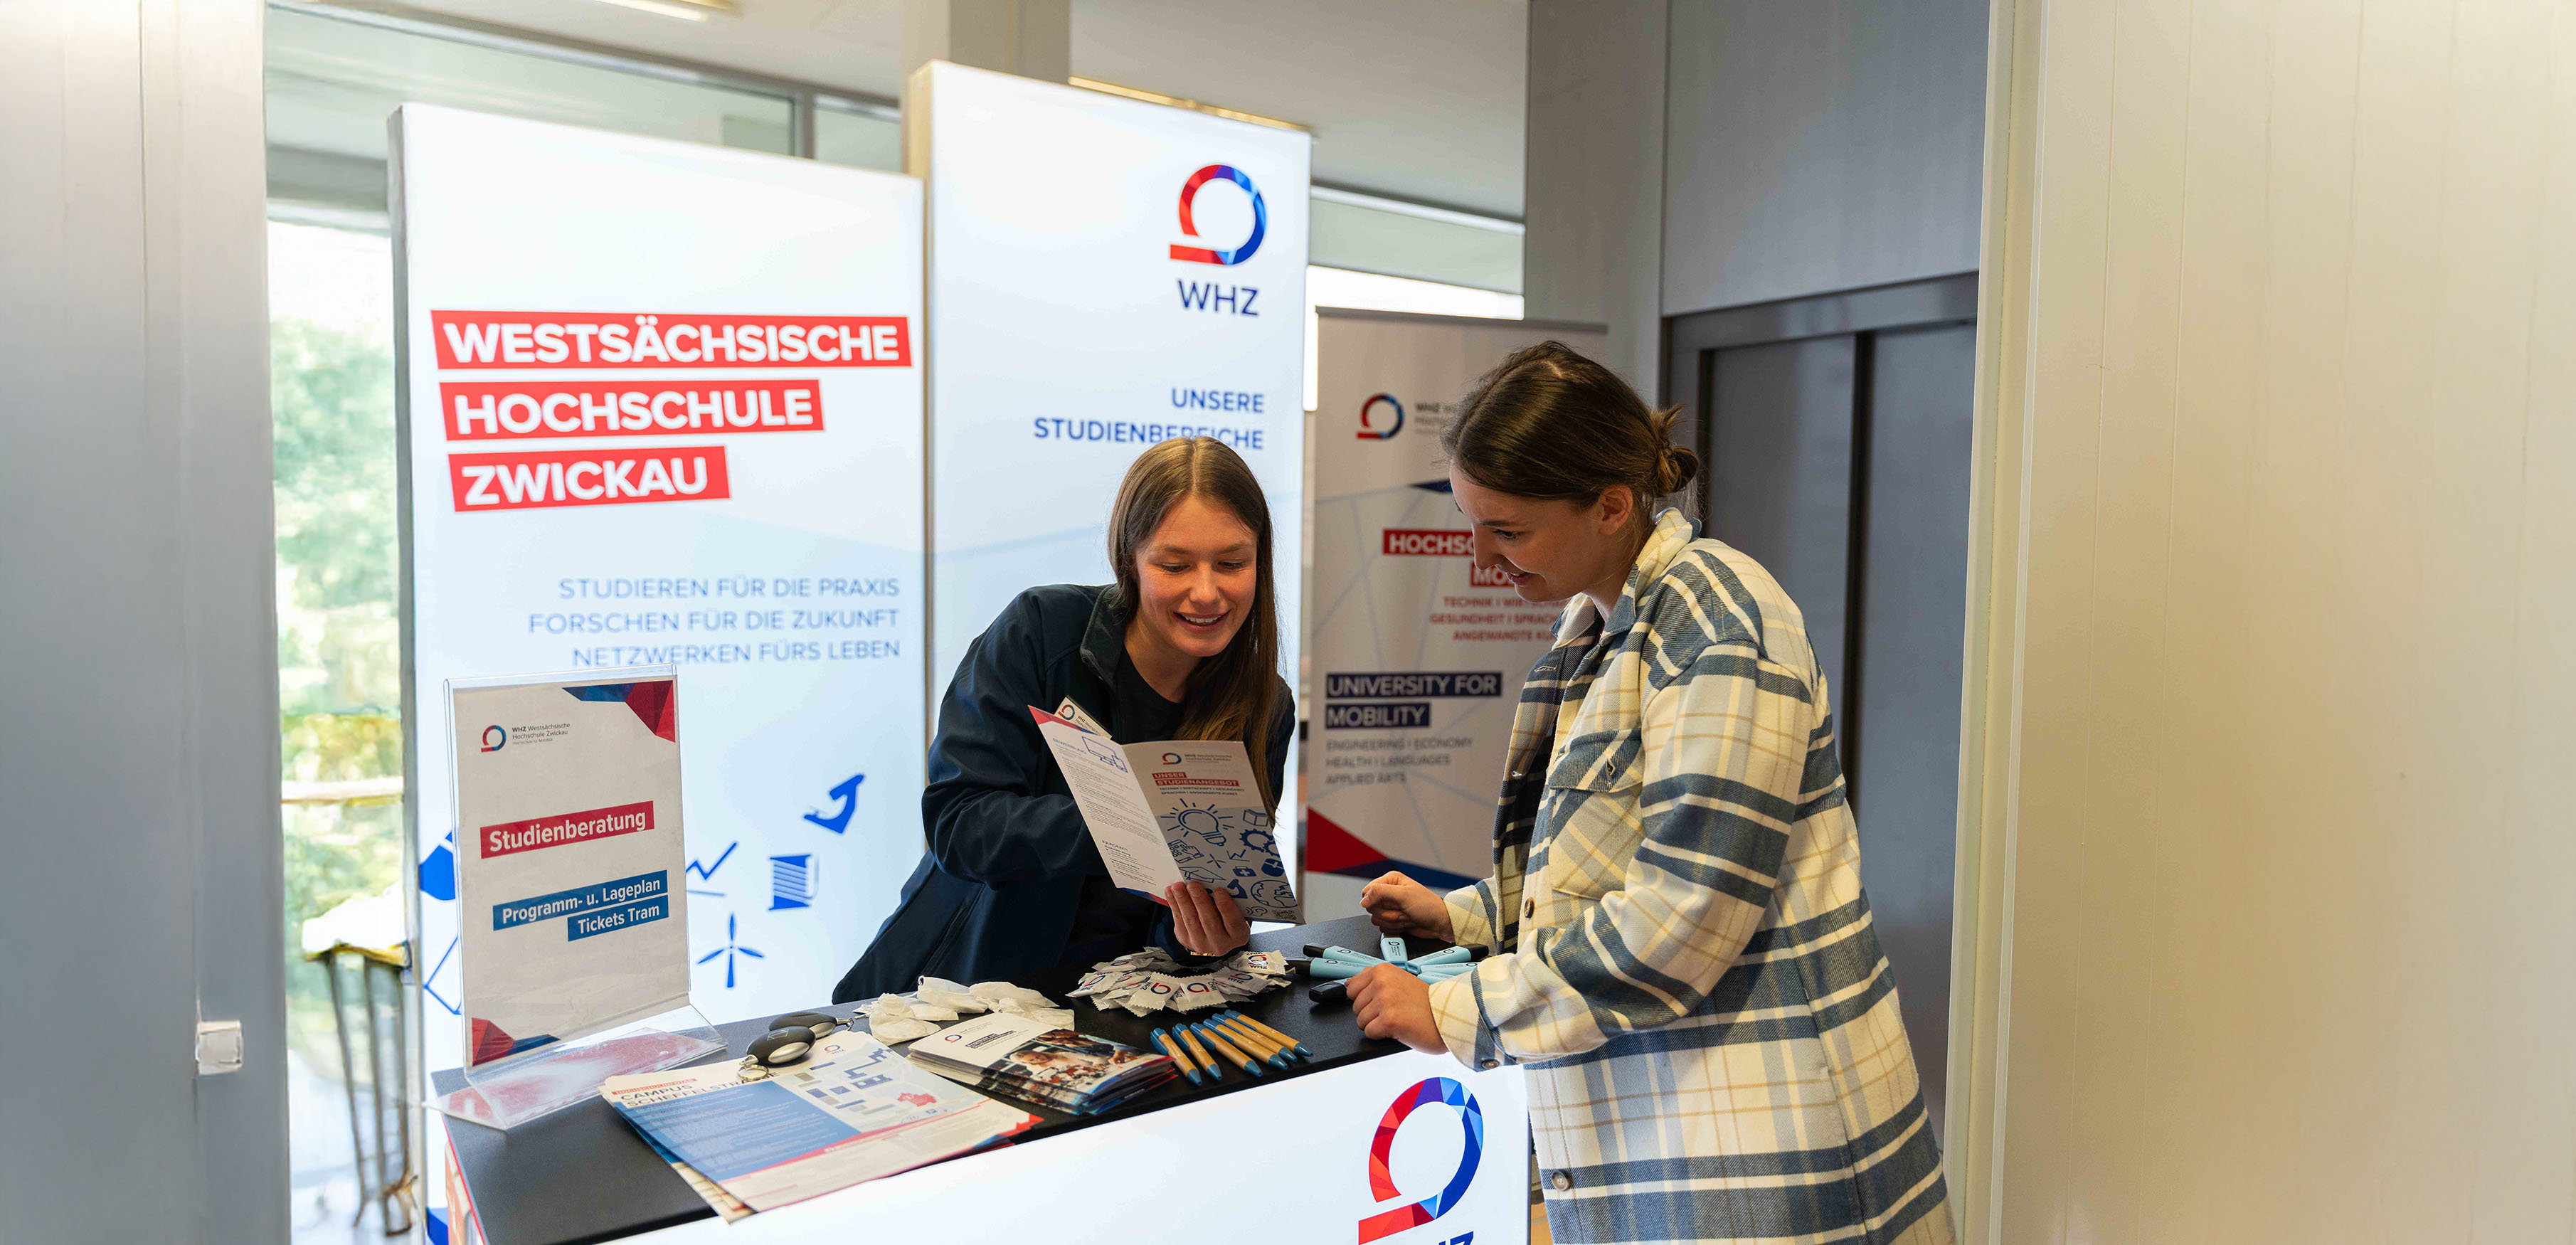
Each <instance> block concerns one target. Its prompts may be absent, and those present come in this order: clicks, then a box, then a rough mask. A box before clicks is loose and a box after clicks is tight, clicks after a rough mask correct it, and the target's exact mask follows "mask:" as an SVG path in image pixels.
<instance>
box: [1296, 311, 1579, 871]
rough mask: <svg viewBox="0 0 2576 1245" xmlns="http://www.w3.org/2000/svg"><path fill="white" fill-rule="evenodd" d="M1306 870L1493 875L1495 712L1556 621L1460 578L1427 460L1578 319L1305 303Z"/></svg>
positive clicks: (1506, 592) (1509, 701)
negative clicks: (1312, 391) (1485, 389)
mask: <svg viewBox="0 0 2576 1245" xmlns="http://www.w3.org/2000/svg"><path fill="white" fill-rule="evenodd" d="M1318 319H1319V322H1320V329H1319V332H1320V334H1321V336H1320V338H1319V340H1318V343H1317V360H1316V366H1317V376H1316V402H1317V406H1316V411H1315V418H1314V421H1313V423H1312V426H1311V430H1310V431H1311V435H1312V437H1313V440H1314V448H1313V449H1312V451H1311V452H1312V453H1313V454H1314V455H1315V480H1316V486H1315V569H1314V576H1315V582H1314V602H1315V609H1314V614H1313V616H1312V617H1311V618H1310V619H1308V621H1307V626H1308V634H1307V653H1308V655H1309V657H1310V659H1311V661H1310V670H1311V674H1310V676H1309V683H1308V686H1307V689H1306V697H1307V703H1308V706H1309V708H1308V716H1309V719H1310V722H1311V724H1312V736H1311V737H1310V738H1309V739H1308V740H1307V744H1306V752H1305V759H1306V802H1307V804H1306V868H1307V869H1308V870H1309V871H1310V872H1323V873H1336V874H1342V875H1345V876H1350V877H1360V878H1369V877H1375V876H1377V875H1378V874H1380V873H1383V872H1386V871H1387V870H1390V869H1399V870H1402V871H1403V872H1405V873H1407V874H1409V875H1411V876H1412V877H1413V878H1414V880H1416V881H1418V882H1421V883H1423V884H1424V885H1427V886H1432V887H1435V888H1451V887H1457V886H1464V885H1466V884H1467V883H1468V882H1470V881H1473V880H1475V879H1477V878H1481V877H1484V876H1486V875H1487V874H1489V873H1490V872H1492V869H1493V846H1494V798H1495V792H1496V791H1497V790H1498V788H1499V786H1500V783H1501V780H1502V773H1503V762H1504V756H1505V749H1506V748H1507V746H1508V745H1509V744H1510V742H1511V730H1512V709H1513V706H1514V705H1515V704H1517V703H1518V701H1519V698H1520V689H1521V682H1522V680H1523V679H1524V678H1525V677H1527V676H1528V674H1529V669H1530V666H1531V664H1532V663H1534V662H1536V661H1537V660H1538V658H1539V656H1540V655H1541V654H1543V653H1545V652H1546V651H1547V649H1548V646H1549V645H1550V644H1551V643H1553V642H1554V637H1555V625H1556V619H1557V614H1558V609H1557V607H1556V606H1554V605H1550V604H1544V603H1538V602H1531V601H1523V600H1522V599H1521V598H1520V594H1519V593H1517V592H1515V591H1513V590H1512V587H1511V585H1510V584H1509V583H1508V582H1506V581H1504V580H1502V579H1501V578H1499V577H1494V578H1490V579H1489V578H1486V577H1484V576H1482V575H1480V574H1479V573H1478V572H1477V571H1476V569H1475V566H1474V562H1473V556H1472V552H1473V551H1472V549H1471V547H1470V544H1469V538H1470V533H1469V531H1468V527H1467V521H1466V519H1465V518H1464V517H1462V516H1461V515H1460V514H1459V513H1458V508H1457V505H1456V504H1455V503H1454V502H1453V501H1452V500H1451V497H1450V493H1449V476H1448V468H1447V466H1446V465H1445V464H1444V463H1443V462H1442V459H1441V455H1440V431H1441V429H1442V428H1444V427H1446V426H1447V424H1448V422H1449V418H1450V416H1451V414H1452V413H1453V411H1454V410H1455V409H1456V405H1457V403H1458V401H1459V399H1460V398H1462V397H1463V396H1465V394H1466V392H1467V390H1468V388H1469V386H1471V385H1473V384H1474V383H1475V381H1476V378H1477V377H1479V376H1482V375H1484V374H1485V372H1487V371H1488V370H1490V369H1492V368H1493V367H1494V365H1496V364H1498V363H1501V362H1502V361H1503V358H1504V356H1506V355H1508V354H1510V353H1511V352H1512V351H1514V350H1518V349H1520V348H1521V347H1523V346H1528V345H1533V344H1535V343H1538V342H1542V341H1546V340H1549V339H1551V338H1553V339H1555V340H1558V341H1562V342H1564V343H1565V344H1566V345H1568V346H1571V347H1573V348H1574V349H1575V350H1577V351H1579V352H1581V353H1583V354H1585V355H1587V356H1590V357H1592V358H1599V357H1601V354H1602V352H1603V346H1604V343H1605V341H1606V338H1605V335H1604V330H1603V329H1602V327H1601V326H1599V325H1595V324H1565V323H1555V322H1545V321H1533V320H1480V319H1465V318H1459V317H1451V316H1424V315H1405V314H1400V313H1394V312H1376V311H1345V310H1340V309H1337V308H1331V307H1326V308H1323V309H1321V310H1320V311H1319V313H1318Z"/></svg>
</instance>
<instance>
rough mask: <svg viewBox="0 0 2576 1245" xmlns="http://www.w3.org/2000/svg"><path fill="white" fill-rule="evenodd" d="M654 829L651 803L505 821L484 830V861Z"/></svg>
mask: <svg viewBox="0 0 2576 1245" xmlns="http://www.w3.org/2000/svg"><path fill="white" fill-rule="evenodd" d="M652 828H653V802H652V801H651V800H643V801H640V802H638V803H634V804H619V805H616V806H614V807H610V808H593V809H585V810H583V811H581V812H578V813H558V814H556V815H554V816H552V817H531V818H529V819H528V820H526V821H505V822H502V823H501V824H499V825H496V826H485V827H483V834H482V844H483V857H484V859H486V860H489V859H491V858H492V857H494V856H508V855H511V854H512V853H515V852H532V851H535V850H536V849H538V848H540V847H557V846H560V845H562V844H565V843H582V842H587V841H589V840H591V839H606V838H614V837H615V836H617V835H621V834H634V833H636V832H637V831H641V830H650V829H652Z"/></svg>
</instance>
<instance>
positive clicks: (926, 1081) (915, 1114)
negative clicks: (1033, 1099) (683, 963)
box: [599, 1031, 1038, 1211]
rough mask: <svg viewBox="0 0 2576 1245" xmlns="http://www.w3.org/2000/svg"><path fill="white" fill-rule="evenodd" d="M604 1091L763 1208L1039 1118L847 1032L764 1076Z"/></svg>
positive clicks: (637, 1081)
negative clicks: (799, 1060)
mask: <svg viewBox="0 0 2576 1245" xmlns="http://www.w3.org/2000/svg"><path fill="white" fill-rule="evenodd" d="M599 1092H600V1096H601V1097H604V1098H606V1099H608V1101H609V1104H610V1105H611V1106H614V1107H616V1108H617V1111H618V1113H619V1114H621V1115H623V1116H625V1117H626V1119H627V1122H628V1123H631V1124H633V1125H634V1126H635V1127H636V1129H637V1130H638V1131H640V1132H642V1133H643V1134H644V1135H645V1137H646V1139H647V1140H649V1141H650V1142H651V1143H652V1146H653V1148H654V1149H655V1150H657V1151H659V1152H661V1153H662V1154H664V1155H665V1156H666V1157H668V1159H669V1160H670V1161H671V1162H673V1163H675V1164H682V1165H685V1166H687V1167H689V1168H692V1169H695V1170H696V1171H697V1172H698V1174H700V1175H701V1176H703V1177H705V1178H706V1179H707V1180H709V1181H712V1182H714V1183H715V1184H716V1185H717V1186H718V1187H720V1188H721V1189H722V1190H723V1191H724V1192H725V1193H727V1194H729V1195H731V1196H732V1197H734V1198H736V1199H739V1200H740V1201H741V1202H742V1204H743V1205H745V1206H747V1207H749V1208H750V1209H752V1210H755V1211H762V1210H771V1209H775V1208H777V1207H780V1206H785V1205H787V1204H789V1203H791V1202H801V1201H803V1200H805V1199H806V1198H809V1197H815V1196H818V1195H820V1194H825V1193H829V1192H831V1191H833V1190H834V1189H843V1188H847V1187H849V1186H851V1185H854V1184H858V1183H860V1182H861V1181H866V1180H874V1179H877V1178H878V1177H880V1176H891V1175H893V1174H895V1173H896V1172H900V1171H906V1170H909V1169H911V1168H915V1167H919V1166H921V1165H922V1164H924V1163H934V1162H937V1161H939V1160H940V1159H944V1158H947V1157H949V1156H951V1155H956V1154H963V1153H965V1152H966V1151H969V1150H974V1149H978V1148H981V1147H983V1146H986V1145H989V1144H991V1143H993V1142H994V1141H997V1140H999V1139H1001V1138H1004V1137H1008V1136H1011V1135H1013V1134H1016V1133H1019V1132H1021V1131H1024V1130H1026V1129H1027V1128H1028V1127H1029V1126H1031V1125H1033V1124H1036V1123H1037V1122H1038V1120H1037V1117H1036V1116H1033V1115H1030V1114H1029V1113H1028V1112H1026V1111H1022V1110H1019V1109H1018V1108H1015V1107H1010V1106H1006V1105H1004V1104H1002V1103H998V1102H994V1101H992V1100H991V1099H988V1098H983V1097H980V1096H977V1095H975V1094H971V1093H967V1092H965V1091H963V1090H960V1089H958V1088H957V1087H956V1086H953V1085H950V1084H948V1083H947V1082H945V1081H943V1080H940V1079H939V1078H937V1077H934V1076H925V1075H923V1074H922V1073H921V1072H920V1071H919V1070H917V1069H915V1068H914V1067H913V1066H912V1065H911V1064H910V1063H908V1062H906V1061H905V1059H904V1058H903V1056H901V1055H898V1054H896V1053H895V1052H894V1051H893V1050H891V1049H889V1048H888V1047H887V1046H886V1045H885V1043H883V1042H879V1041H878V1040H876V1039H875V1038H873V1037H870V1036H868V1035H867V1034H864V1033H856V1032H846V1031H845V1032H841V1033H835V1034H832V1035H831V1036H829V1037H826V1038H824V1039H823V1040H822V1041H820V1042H818V1043H816V1044H815V1047H814V1053H813V1055H812V1056H810V1057H809V1058H808V1059H807V1060H806V1061H805V1062H804V1063H801V1064H797V1065H795V1066H792V1067H787V1068H781V1069H778V1070H777V1071H775V1072H772V1073H771V1074H770V1075H769V1077H768V1078H767V1079H764V1080H755V1081H745V1080H743V1079H742V1073H741V1070H740V1068H739V1067H738V1066H737V1065H735V1064H730V1063H720V1064H712V1065H706V1066H702V1067H695V1068H675V1069H673V1070H671V1071H668V1072H650V1073H644V1074H642V1075H638V1076H618V1077H610V1078H609V1079H608V1080H607V1082H606V1083H604V1084H602V1085H601V1086H600V1089H599ZM710 1200H711V1201H712V1200H713V1199H710ZM720 1209H721V1208H720Z"/></svg>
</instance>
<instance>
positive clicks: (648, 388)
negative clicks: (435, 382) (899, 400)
mask: <svg viewBox="0 0 2576 1245" xmlns="http://www.w3.org/2000/svg"><path fill="white" fill-rule="evenodd" d="M438 401H439V405H440V407H441V408H442V409H443V412H444V414H445V417H446V424H447V439H448V440H450V441H509V440H522V439H524V440H536V439H539V438H547V437H613V436H627V435H632V434H635V433H648V432H821V431H822V430H823V391H822V386H821V383H820V382H818V381H812V380H714V381H711V380H694V381H670V382H664V383H641V384H639V383H637V382H634V381H623V380H552V381H550V380H482V381H451V382H447V383H443V384H441V385H439V387H438Z"/></svg>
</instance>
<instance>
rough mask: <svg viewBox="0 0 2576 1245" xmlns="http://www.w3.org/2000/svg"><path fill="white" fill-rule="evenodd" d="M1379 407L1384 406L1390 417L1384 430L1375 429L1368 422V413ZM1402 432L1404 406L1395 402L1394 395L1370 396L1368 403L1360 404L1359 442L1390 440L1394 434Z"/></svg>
mask: <svg viewBox="0 0 2576 1245" xmlns="http://www.w3.org/2000/svg"><path fill="white" fill-rule="evenodd" d="M1380 406H1384V407H1385V408H1386V409H1387V411H1388V412H1389V414H1390V415H1391V416H1392V418H1390V419H1389V420H1388V421H1387V425H1386V427H1384V428H1380V427H1377V426H1376V425H1375V424H1374V423H1372V422H1371V421H1370V420H1369V412H1371V411H1374V410H1376V409H1377V408H1378V407H1380ZM1402 431H1404V404H1403V403H1401V402H1398V401H1396V400H1395V395H1394V394H1391V393H1380V394H1371V395H1370V396H1369V400H1368V401H1366V402H1362V403H1360V440H1363V441H1387V440H1392V439H1394V437H1395V434H1397V433H1399V432H1402Z"/></svg>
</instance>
